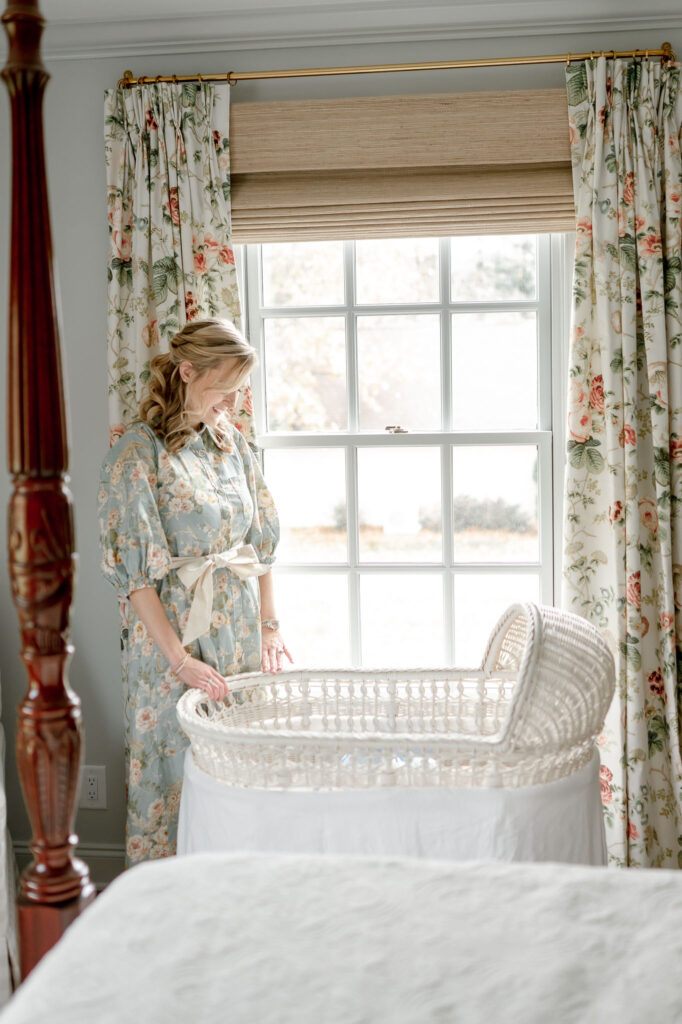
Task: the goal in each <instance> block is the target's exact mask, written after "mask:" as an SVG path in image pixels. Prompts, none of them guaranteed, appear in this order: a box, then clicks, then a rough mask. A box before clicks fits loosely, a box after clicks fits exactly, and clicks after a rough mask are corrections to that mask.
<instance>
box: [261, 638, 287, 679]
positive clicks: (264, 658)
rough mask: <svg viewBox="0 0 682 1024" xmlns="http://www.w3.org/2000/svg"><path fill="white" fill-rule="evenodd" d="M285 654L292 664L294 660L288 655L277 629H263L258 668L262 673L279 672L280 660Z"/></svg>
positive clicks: (280, 667)
mask: <svg viewBox="0 0 682 1024" xmlns="http://www.w3.org/2000/svg"><path fill="white" fill-rule="evenodd" d="M285 654H286V656H287V658H288V659H289V661H290V662H291V663H292V664H293V661H294V659H293V658H292V657H291V655H290V654H289V651H288V650H287V648H286V645H285V643H284V641H283V640H282V637H281V634H280V632H279V630H278V629H266V628H264V629H263V634H262V643H261V661H260V667H261V669H262V671H263V672H281V671H282V658H283V656H284V655H285Z"/></svg>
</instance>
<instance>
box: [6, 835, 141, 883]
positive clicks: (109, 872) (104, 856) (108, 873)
mask: <svg viewBox="0 0 682 1024" xmlns="http://www.w3.org/2000/svg"><path fill="white" fill-rule="evenodd" d="M12 845H13V847H14V853H15V856H16V859H17V867H18V868H19V871H23V869H24V868H25V867H26V865H27V864H28V863H29V861H30V860H31V851H30V848H29V844H28V839H13V840H12ZM76 855H77V856H78V857H79V858H80V859H81V860H84V861H85V863H86V864H87V865H88V867H89V868H90V877H91V878H92V881H93V882H94V883H95V886H96V888H97V891H98V892H101V891H102V889H104V887H105V886H106V885H108V884H109V882H113V880H114V879H115V878H116V876H117V875H120V874H121V872H122V871H123V868H124V866H125V847H124V845H123V843H120V844H119V843H114V844H111V843H79V845H78V849H77V851H76Z"/></svg>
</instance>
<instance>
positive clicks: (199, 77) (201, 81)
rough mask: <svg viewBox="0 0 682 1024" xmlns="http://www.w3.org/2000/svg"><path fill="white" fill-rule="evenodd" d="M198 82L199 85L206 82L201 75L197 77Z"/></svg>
mask: <svg viewBox="0 0 682 1024" xmlns="http://www.w3.org/2000/svg"><path fill="white" fill-rule="evenodd" d="M197 82H198V83H199V85H203V82H204V80H203V78H202V77H201V75H197Z"/></svg>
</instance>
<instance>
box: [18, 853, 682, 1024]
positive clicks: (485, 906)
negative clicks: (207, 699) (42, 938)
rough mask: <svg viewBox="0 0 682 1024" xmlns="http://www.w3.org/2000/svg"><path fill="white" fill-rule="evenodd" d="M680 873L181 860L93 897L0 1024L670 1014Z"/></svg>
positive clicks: (675, 982) (679, 939)
mask: <svg viewBox="0 0 682 1024" xmlns="http://www.w3.org/2000/svg"><path fill="white" fill-rule="evenodd" d="M681 964H682V873H675V872H667V871H615V870H614V871H608V870H606V869H604V868H589V867H568V866H565V865H557V864H501V863H479V864H475V863H470V864H466V863H465V864H462V863H454V864H453V863H441V862H435V861H416V860H415V861H408V860H380V859H371V860H370V859H352V858H331V857H329V858H326V857H325V858H313V857H302V856H288V857H287V856H282V855H279V856H278V855H269V854H265V855H260V856H256V855H249V856H243V855H219V854H214V855H208V854H207V855H197V856H194V857H184V858H177V859H174V860H169V861H166V862H161V863H155V864H149V865H143V866H140V867H138V868H135V869H133V870H132V871H130V872H128V873H127V874H125V875H124V876H122V877H121V878H120V879H118V880H117V881H116V882H114V883H113V885H111V886H110V887H109V889H108V890H107V891H106V892H105V893H104V894H103V895H102V896H100V897H99V898H98V899H97V900H96V902H95V904H94V906H93V907H92V908H91V909H90V910H89V911H88V912H87V913H86V914H84V915H83V916H82V917H81V918H80V920H78V921H77V922H76V923H75V924H74V925H73V926H72V928H71V929H70V931H69V932H68V933H67V935H66V937H65V938H64V939H63V940H62V942H61V943H60V944H59V945H58V946H57V948H56V949H55V950H53V951H52V953H51V954H49V955H48V956H47V957H46V958H45V960H44V961H43V963H42V964H41V965H39V967H38V968H37V969H36V970H35V971H34V973H33V975H32V976H31V977H30V978H29V979H28V981H27V982H26V983H25V984H24V985H23V986H22V988H21V989H20V990H19V992H18V993H17V995H15V996H14V998H13V999H12V1001H11V1002H10V1004H9V1006H8V1008H7V1009H6V1010H5V1011H4V1013H3V1014H1V1015H0V1020H1V1021H2V1024H20V1022H21V1024H36V1022H37V1021H41V1020H45V1021H50V1024H122V1022H129V1021H130V1022H133V1021H134V1022H138V1021H139V1022H142V1024H157V1022H158V1024H168V1022H180V1021H187V1022H195V1021H196V1022H201V1024H204V1022H206V1024H212V1022H219V1021H220V1022H223V1021H225V1022H230V1024H270V1022H272V1024H275V1022H277V1024H285V1022H294V1021H295V1022H297V1024H323V1022H327V1021H328V1022H334V1024H360V1022H363V1024H365V1022H366V1024H384V1022H386V1024H388V1022H390V1024H403V1022H408V1021H409V1022H411V1024H426V1022H432V1021H433V1022H443V1024H446V1022H447V1024H484V1022H485V1024H500V1022H514V1024H516V1022H518V1024H561V1022H567V1024H568V1022H570V1024H575V1022H582V1021H584V1022H586V1024H611V1022H613V1024H628V1022H630V1021H632V1022H639V1024H641V1022H642V1021H647V1020H649V1021H657V1022H661V1024H668V1022H677V1021H682V985H681V984H680V981H679V979H680V970H681V967H680V965H681Z"/></svg>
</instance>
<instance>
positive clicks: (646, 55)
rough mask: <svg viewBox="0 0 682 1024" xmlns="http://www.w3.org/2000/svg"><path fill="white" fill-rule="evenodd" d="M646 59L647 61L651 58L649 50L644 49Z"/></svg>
mask: <svg viewBox="0 0 682 1024" xmlns="http://www.w3.org/2000/svg"><path fill="white" fill-rule="evenodd" d="M644 60H646V61H648V60H649V51H648V50H645V51H644Z"/></svg>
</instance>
